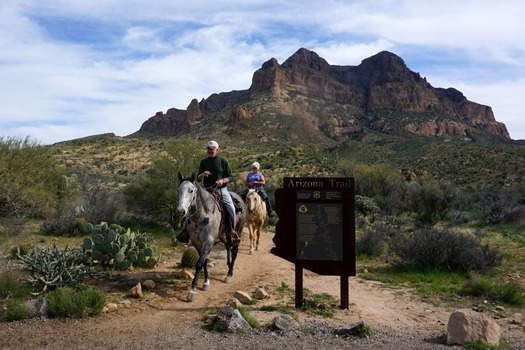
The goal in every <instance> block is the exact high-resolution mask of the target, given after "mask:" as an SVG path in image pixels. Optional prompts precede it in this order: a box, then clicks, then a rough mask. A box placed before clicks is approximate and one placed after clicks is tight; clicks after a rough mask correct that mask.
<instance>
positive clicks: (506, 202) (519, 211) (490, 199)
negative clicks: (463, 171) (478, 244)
mask: <svg viewBox="0 0 525 350" xmlns="http://www.w3.org/2000/svg"><path fill="white" fill-rule="evenodd" d="M524 195H525V193H524V190H523V189H516V188H503V189H500V188H498V189H485V190H483V191H481V192H480V194H479V197H480V200H479V210H480V211H481V213H482V219H483V220H484V221H485V222H487V223H489V224H499V223H503V222H518V221H519V220H521V219H524V218H525V202H524V201H523V198H524Z"/></svg>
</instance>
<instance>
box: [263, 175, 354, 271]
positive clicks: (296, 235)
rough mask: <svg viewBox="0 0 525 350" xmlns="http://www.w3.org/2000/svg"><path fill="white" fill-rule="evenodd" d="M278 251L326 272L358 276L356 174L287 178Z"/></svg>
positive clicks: (280, 200)
mask: <svg viewBox="0 0 525 350" xmlns="http://www.w3.org/2000/svg"><path fill="white" fill-rule="evenodd" d="M275 201H276V211H277V214H278V216H279V221H278V223H277V226H276V232H275V236H274V238H273V241H274V243H275V247H274V248H273V249H272V253H273V254H275V255H277V256H279V257H281V258H283V259H285V260H287V261H290V262H292V263H294V264H300V265H301V267H303V268H305V269H308V270H310V271H313V272H315V273H317V274H321V275H341V276H355V275H356V264H355V185H354V179H353V178H297V177H287V178H284V181H283V188H281V189H278V190H277V191H276V192H275Z"/></svg>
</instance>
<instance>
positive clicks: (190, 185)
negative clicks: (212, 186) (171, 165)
mask: <svg viewBox="0 0 525 350" xmlns="http://www.w3.org/2000/svg"><path fill="white" fill-rule="evenodd" d="M178 177H179V182H180V183H179V205H178V207H177V215H180V216H182V217H184V216H186V214H187V213H188V211H189V208H190V207H191V205H192V203H193V202H194V200H195V196H196V193H195V190H196V188H195V173H193V174H191V176H187V177H183V176H182V175H181V173H178Z"/></svg>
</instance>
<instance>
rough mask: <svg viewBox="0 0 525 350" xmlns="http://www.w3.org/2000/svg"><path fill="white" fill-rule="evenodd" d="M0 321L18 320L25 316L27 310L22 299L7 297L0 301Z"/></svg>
mask: <svg viewBox="0 0 525 350" xmlns="http://www.w3.org/2000/svg"><path fill="white" fill-rule="evenodd" d="M0 308H1V309H4V310H2V312H0V322H10V321H18V320H22V319H24V318H27V315H28V311H27V307H26V306H25V304H24V301H23V300H22V299H8V300H6V301H4V302H1V303H0Z"/></svg>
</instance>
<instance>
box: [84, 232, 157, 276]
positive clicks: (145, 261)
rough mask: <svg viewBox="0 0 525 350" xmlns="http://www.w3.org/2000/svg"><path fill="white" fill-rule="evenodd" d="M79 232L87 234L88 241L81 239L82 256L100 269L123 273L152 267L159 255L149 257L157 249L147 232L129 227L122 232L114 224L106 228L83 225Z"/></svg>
mask: <svg viewBox="0 0 525 350" xmlns="http://www.w3.org/2000/svg"><path fill="white" fill-rule="evenodd" d="M83 230H84V232H85V233H86V234H88V235H91V237H90V238H88V237H86V238H84V242H83V243H82V245H81V248H82V250H83V251H84V254H85V255H86V256H87V257H89V258H90V261H93V262H94V263H99V264H100V265H102V267H103V268H104V269H107V268H113V269H117V270H127V269H129V268H131V267H132V266H133V267H137V266H140V267H145V268H153V267H155V266H156V265H157V264H158V262H159V260H160V255H159V256H156V257H154V256H153V255H154V254H155V253H156V252H157V246H156V245H155V240H154V239H153V237H152V236H151V235H150V234H148V233H140V232H132V231H131V230H130V229H129V228H128V229H127V230H126V229H124V228H123V227H121V226H119V225H117V224H111V225H108V224H107V223H105V222H101V223H100V224H98V225H92V224H91V223H87V224H85V225H84V228H83ZM150 242H152V244H150Z"/></svg>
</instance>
